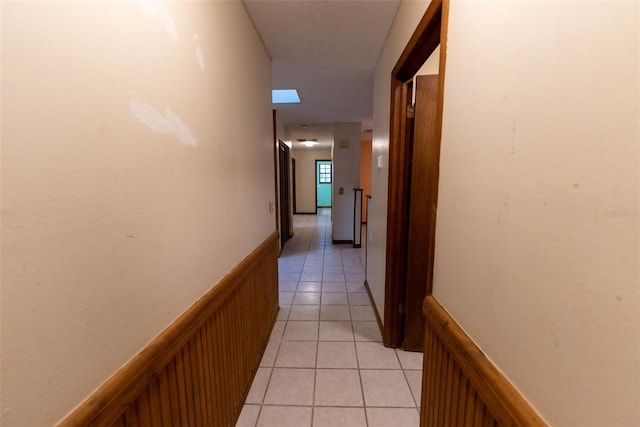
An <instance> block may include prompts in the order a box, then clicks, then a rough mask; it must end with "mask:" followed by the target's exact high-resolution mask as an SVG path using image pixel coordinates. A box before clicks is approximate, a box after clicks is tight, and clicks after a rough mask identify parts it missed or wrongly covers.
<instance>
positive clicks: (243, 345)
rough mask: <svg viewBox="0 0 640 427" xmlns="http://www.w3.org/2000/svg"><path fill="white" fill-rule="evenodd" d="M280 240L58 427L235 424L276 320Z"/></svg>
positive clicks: (265, 246) (269, 242) (274, 237)
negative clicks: (231, 352) (230, 352)
mask: <svg viewBox="0 0 640 427" xmlns="http://www.w3.org/2000/svg"><path fill="white" fill-rule="evenodd" d="M278 241H279V235H278V232H274V233H272V234H271V235H270V236H269V237H268V238H267V239H266V240H265V241H264V242H263V243H262V244H261V245H260V246H258V247H257V248H256V249H255V250H254V251H252V252H251V254H249V255H248V256H247V257H246V258H245V259H244V260H243V261H241V262H240V263H239V264H238V265H237V266H236V267H235V268H233V269H232V270H231V271H230V272H229V273H228V274H227V275H225V276H224V277H223V278H222V279H221V280H220V282H218V284H217V285H216V286H214V287H213V288H212V289H211V290H209V291H208V292H207V293H206V294H205V295H204V296H203V297H202V298H200V299H199V300H198V301H196V302H195V303H194V304H193V305H192V306H191V307H190V308H189V309H188V310H187V311H186V312H185V313H183V314H182V315H181V316H180V317H179V318H178V319H177V320H176V321H174V322H173V323H172V324H171V325H170V326H169V327H168V328H167V329H165V330H164V331H163V332H162V333H161V334H160V335H158V336H157V337H156V338H155V339H153V340H152V341H151V342H150V343H149V344H148V345H147V346H146V347H145V348H144V349H143V350H142V351H141V352H140V353H138V354H137V355H136V356H135V357H133V358H132V359H131V360H130V361H129V362H127V363H126V364H125V365H124V366H123V367H122V368H120V369H119V370H118V371H117V372H116V373H115V374H114V375H113V376H112V377H111V378H109V379H108V380H107V381H106V382H105V383H104V384H102V385H101V386H100V387H99V388H98V389H97V390H96V391H95V392H93V393H92V394H91V395H90V396H89V397H88V398H87V399H85V400H84V401H83V402H82V403H81V404H80V405H79V406H78V407H76V408H75V409H74V410H73V411H72V412H71V413H70V414H69V415H67V416H66V417H65V418H64V419H63V420H62V421H60V423H59V424H58V425H59V426H62V427H69V426H78V427H79V426H88V425H92V426H110V425H143V426H144V425H149V426H151V425H153V426H171V425H226V424H230V423H231V424H232V423H233V422H235V419H236V418H237V416H238V415H239V413H240V409H241V408H242V404H243V402H244V398H245V396H246V393H247V392H248V389H249V386H250V385H251V381H252V379H253V376H254V374H255V372H256V371H257V368H258V365H259V363H260V358H261V356H262V352H263V351H264V348H265V347H266V345H267V343H268V338H269V333H270V331H271V328H272V327H273V324H274V322H275V319H276V316H277V311H278V263H277V258H278ZM247 314H250V315H247ZM229 351H233V352H234V353H233V354H229Z"/></svg>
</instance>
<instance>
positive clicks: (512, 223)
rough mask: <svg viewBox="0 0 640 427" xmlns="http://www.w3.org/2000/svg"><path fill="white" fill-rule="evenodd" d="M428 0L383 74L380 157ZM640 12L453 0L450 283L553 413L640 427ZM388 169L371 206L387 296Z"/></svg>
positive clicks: (439, 261) (470, 325)
mask: <svg viewBox="0 0 640 427" xmlns="http://www.w3.org/2000/svg"><path fill="white" fill-rule="evenodd" d="M421 5H422V6H426V4H425V3H422V2H421ZM411 7H413V8H415V9H416V13H417V9H418V4H417V3H414V2H403V3H402V6H401V9H400V11H399V13H398V17H397V19H396V22H395V24H394V27H393V29H392V33H391V35H390V39H389V41H388V42H387V47H386V48H385V50H384V51H383V53H382V56H381V59H380V63H379V64H378V68H377V70H376V86H375V88H376V93H375V110H374V112H375V123H374V153H373V156H374V165H375V157H376V156H377V155H379V154H383V157H384V159H385V160H386V153H387V149H388V113H389V89H388V88H389V76H390V70H391V68H390V67H392V66H393V63H395V61H396V60H397V57H398V55H399V53H400V52H401V50H402V48H403V47H404V44H405V43H406V39H408V36H407V37H406V38H405V37H400V35H402V36H404V35H405V34H408V33H410V32H411V31H413V28H415V23H414V21H413V20H412V18H413V17H412V16H411V15H407V14H406V13H404V12H406V11H407V10H408V9H409V8H411ZM639 8H640V6H639V4H638V3H637V2H577V3H576V2H507V3H505V2H451V13H450V16H449V39H448V43H449V44H448V50H447V75H446V81H445V84H446V87H445V93H444V122H443V135H442V152H441V164H440V188H439V200H438V218H437V233H436V254H435V283H434V295H435V297H436V298H437V299H438V301H440V302H441V303H442V304H443V306H444V307H445V308H446V309H447V310H448V311H449V312H450V313H451V314H452V315H453V316H454V318H455V319H456V320H457V321H458V322H459V323H460V324H461V326H462V327H463V328H464V329H465V330H466V331H467V333H468V334H469V335H470V336H471V338H472V339H473V340H475V341H476V342H477V343H478V345H479V346H480V347H481V348H482V350H483V351H484V352H485V353H486V354H487V356H488V357H489V358H490V359H492V360H493V362H494V363H495V364H496V365H497V366H498V368H499V369H501V370H502V371H503V372H504V373H505V375H506V376H507V378H508V379H509V380H510V381H511V382H512V383H513V384H514V385H515V386H516V387H517V388H518V389H519V390H520V391H521V392H522V393H523V394H524V396H525V398H526V399H528V400H529V401H530V402H531V403H532V404H533V406H534V407H535V408H536V409H537V410H538V411H539V412H540V413H541V415H542V416H543V417H544V418H545V419H546V420H547V421H548V422H549V423H551V424H552V425H566V426H603V425H616V426H631V425H638V424H640V406H638V396H640V365H639V360H640V358H639V357H638V355H639V354H640V347H639V342H638V341H639V339H640V313H639V312H640V310H639V306H640V297H639V286H638V283H639V281H640V277H639V272H638V259H639V258H640V256H639V255H640V254H639V253H638V238H639V225H638V215H639V214H638V209H639V200H638V195H639V182H638V179H639V176H638V165H639V160H640V159H639V144H638V141H640V131H639V120H640V119H639V118H640V109H639V105H640V102H639V101H640V99H639V91H640V90H639V79H638V75H640V69H639V60H638V55H639V50H638V36H639V31H640V28H639V21H640V20H639V17H640V10H639ZM420 15H421V13H420ZM415 19H416V20H417V19H419V17H418V16H416V17H415ZM596 23H597V24H596ZM407 27H409V29H407ZM390 51H391V52H392V53H393V55H391V54H390ZM390 63H391V66H389V64H390ZM386 167H387V162H386V161H385V163H384V168H383V169H376V168H375V167H374V173H373V195H374V198H373V200H372V202H373V204H374V206H373V207H371V209H370V213H369V228H370V229H371V230H372V231H373V239H374V241H373V242H370V245H369V263H368V265H369V267H370V271H369V273H368V277H369V282H370V285H372V290H373V291H374V292H373V293H374V296H375V297H376V302H377V303H378V304H380V302H381V301H382V302H383V296H384V294H383V293H382V292H383V291H384V270H383V267H382V266H384V228H383V227H384V226H386V223H385V220H384V218H385V217H386V185H387V180H386V179H387V171H386ZM379 307H380V305H379Z"/></svg>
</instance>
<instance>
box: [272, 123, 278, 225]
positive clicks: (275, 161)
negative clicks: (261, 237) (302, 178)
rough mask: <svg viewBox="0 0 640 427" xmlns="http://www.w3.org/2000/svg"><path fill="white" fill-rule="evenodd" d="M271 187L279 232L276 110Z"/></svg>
mask: <svg viewBox="0 0 640 427" xmlns="http://www.w3.org/2000/svg"><path fill="white" fill-rule="evenodd" d="M272 117H273V185H274V186H275V193H274V194H275V195H274V196H273V197H274V199H273V203H274V204H275V205H276V209H275V210H276V217H275V220H276V231H280V211H279V206H278V205H279V204H280V203H279V200H280V198H279V196H278V132H277V120H276V110H273V115H272Z"/></svg>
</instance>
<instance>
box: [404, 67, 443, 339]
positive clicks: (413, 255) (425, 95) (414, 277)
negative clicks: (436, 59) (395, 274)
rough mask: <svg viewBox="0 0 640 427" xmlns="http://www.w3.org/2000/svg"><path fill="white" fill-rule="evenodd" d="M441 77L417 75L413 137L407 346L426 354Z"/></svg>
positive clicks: (437, 167)
mask: <svg viewBox="0 0 640 427" xmlns="http://www.w3.org/2000/svg"><path fill="white" fill-rule="evenodd" d="M437 92H438V76H437V75H428V76H417V78H416V88H415V99H414V103H415V109H414V115H415V116H414V120H413V132H412V133H413V137H412V138H411V148H410V150H411V153H412V154H411V163H410V172H409V173H410V176H411V179H410V184H409V185H410V188H409V230H408V241H407V265H406V269H407V271H406V284H405V293H404V294H405V298H404V307H405V310H404V328H403V347H404V349H405V350H416V351H422V344H423V341H424V318H423V316H422V302H423V300H424V297H425V296H426V295H427V294H430V293H431V287H432V280H433V271H432V270H433V250H432V248H433V247H434V245H433V244H430V243H431V242H433V240H434V237H435V220H436V207H437V200H438V194H437V191H438V173H439V163H440V142H439V141H438V140H437V138H436V110H437V95H438V93H437Z"/></svg>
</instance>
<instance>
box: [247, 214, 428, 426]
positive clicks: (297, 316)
mask: <svg viewBox="0 0 640 427" xmlns="http://www.w3.org/2000/svg"><path fill="white" fill-rule="evenodd" d="M330 214H331V211H330V210H328V209H327V210H319V212H318V215H303V216H295V217H294V237H293V238H292V239H291V240H289V241H288V242H287V244H286V245H285V247H284V250H283V252H282V256H281V257H280V259H279V276H280V284H279V290H280V313H279V316H278V320H277V321H276V324H275V326H274V328H273V332H272V334H271V339H270V341H269V344H268V346H267V349H266V351H265V353H264V356H263V359H262V362H261V364H260V368H259V369H258V373H257V374H256V377H255V379H254V381H253V384H252V386H251V390H250V392H249V395H248V396H247V400H246V402H245V405H244V408H243V410H242V413H241V414H240V419H239V420H238V423H237V424H236V425H237V426H242V427H244V426H265V427H266V426H295V427H304V426H331V427H337V426H347V427H358V426H371V427H373V426H376V427H382V426H393V427H402V426H411V427H413V426H417V425H418V424H419V405H420V386H421V378H422V371H421V369H422V354H421V353H412V352H405V351H402V350H394V349H390V348H385V347H384V346H383V345H382V337H381V335H380V330H379V328H378V324H377V322H376V318H375V314H374V312H373V309H372V307H371V303H370V301H369V296H368V294H367V291H366V289H365V287H364V286H363V282H364V267H363V261H364V252H363V250H362V249H354V248H352V247H351V245H333V244H332V243H331V221H330Z"/></svg>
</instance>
